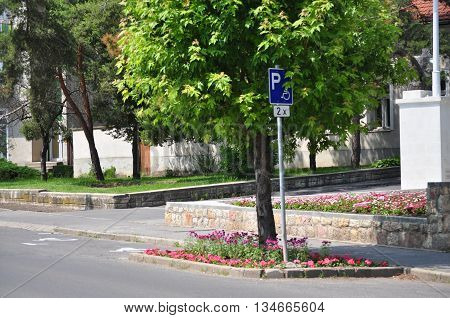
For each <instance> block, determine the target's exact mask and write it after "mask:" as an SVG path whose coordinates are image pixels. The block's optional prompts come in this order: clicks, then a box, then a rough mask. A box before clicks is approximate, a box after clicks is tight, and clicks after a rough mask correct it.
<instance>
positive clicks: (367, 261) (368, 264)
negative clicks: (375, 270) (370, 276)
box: [364, 259, 373, 266]
mask: <svg viewBox="0 0 450 318" xmlns="http://www.w3.org/2000/svg"><path fill="white" fill-rule="evenodd" d="M364 264H366V265H367V266H370V265H372V264H373V262H372V261H371V260H370V259H366V260H365V261H364Z"/></svg>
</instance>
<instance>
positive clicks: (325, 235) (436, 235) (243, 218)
mask: <svg viewBox="0 0 450 318" xmlns="http://www.w3.org/2000/svg"><path fill="white" fill-rule="evenodd" d="M274 216H275V223H276V226H277V227H278V233H279V232H280V229H279V224H280V210H274ZM165 222H166V224H168V225H172V226H183V227H196V228H209V229H216V228H219V229H224V230H244V231H257V223H256V210H255V208H245V207H238V206H234V205H231V204H229V203H227V202H190V203H189V202H186V203H181V202H180V203H176V202H169V203H167V205H166V213H165ZM286 225H287V234H288V235H290V236H297V237H304V236H306V237H310V238H319V239H327V240H340V241H351V242H360V243H371V244H381V245H393V246H402V247H412V248H427V249H435V250H441V251H450V183H449V182H444V183H429V184H428V188H427V214H426V216H424V217H402V216H381V215H364V214H351V213H332V212H315V211H295V210H287V211H286Z"/></svg>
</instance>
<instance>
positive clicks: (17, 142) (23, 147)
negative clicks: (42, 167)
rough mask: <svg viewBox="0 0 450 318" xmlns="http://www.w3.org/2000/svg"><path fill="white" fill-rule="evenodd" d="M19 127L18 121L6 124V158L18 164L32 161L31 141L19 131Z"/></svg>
mask: <svg viewBox="0 0 450 318" xmlns="http://www.w3.org/2000/svg"><path fill="white" fill-rule="evenodd" d="M20 127H21V123H20V122H19V121H15V122H13V123H11V124H9V125H8V159H9V160H11V161H12V162H14V163H17V164H18V165H25V164H26V163H30V162H32V161H33V160H32V159H33V156H32V154H33V152H32V143H31V141H27V140H26V139H25V137H24V136H23V135H22V134H21V133H20V131H19V129H20Z"/></svg>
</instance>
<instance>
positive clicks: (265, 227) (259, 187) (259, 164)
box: [253, 133, 277, 244]
mask: <svg viewBox="0 0 450 318" xmlns="http://www.w3.org/2000/svg"><path fill="white" fill-rule="evenodd" d="M253 149H254V154H255V155H254V159H255V163H254V166H255V177H256V213H257V221H258V236H259V243H260V244H264V243H265V242H266V241H267V239H276V237H277V232H276V229H275V220H274V217H273V209H272V183H271V181H270V169H271V167H270V164H271V161H272V160H271V152H270V142H269V138H268V136H267V135H263V134H261V133H257V134H256V136H255V140H254V147H253Z"/></svg>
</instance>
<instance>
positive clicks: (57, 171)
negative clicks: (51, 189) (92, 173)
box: [52, 165, 73, 178]
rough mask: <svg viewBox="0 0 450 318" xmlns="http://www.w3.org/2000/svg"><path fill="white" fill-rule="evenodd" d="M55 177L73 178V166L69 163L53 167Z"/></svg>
mask: <svg viewBox="0 0 450 318" xmlns="http://www.w3.org/2000/svg"><path fill="white" fill-rule="evenodd" d="M52 174H53V177H55V178H73V167H72V166H68V165H56V166H54V167H53V172H52Z"/></svg>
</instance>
